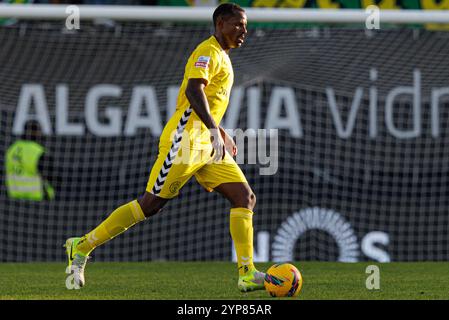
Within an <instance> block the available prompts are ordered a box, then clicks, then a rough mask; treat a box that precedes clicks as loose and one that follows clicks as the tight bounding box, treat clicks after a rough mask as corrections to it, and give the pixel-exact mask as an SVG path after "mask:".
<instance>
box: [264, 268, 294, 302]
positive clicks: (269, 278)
mask: <svg viewBox="0 0 449 320" xmlns="http://www.w3.org/2000/svg"><path fill="white" fill-rule="evenodd" d="M264 284H265V290H266V291H267V292H268V293H269V294H270V295H271V296H272V297H296V296H297V295H298V294H299V292H300V291H301V287H302V275H301V273H300V272H299V270H298V269H297V268H296V267H295V266H294V265H292V264H290V263H278V264H275V265H273V266H271V267H270V268H269V269H268V270H267V272H266V274H265V279H264Z"/></svg>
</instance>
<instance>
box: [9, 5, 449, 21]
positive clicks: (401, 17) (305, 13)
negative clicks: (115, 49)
mask: <svg viewBox="0 0 449 320" xmlns="http://www.w3.org/2000/svg"><path fill="white" fill-rule="evenodd" d="M68 7H69V5H36V4H34V5H33V4H32V5H8V4H0V17H2V18H21V19H65V18H66V17H67V16H68V11H67V8H68ZM77 7H78V8H79V12H80V19H82V20H93V19H98V18H105V19H113V20H121V21H188V22H208V21H210V18H211V15H212V12H213V9H214V8H212V7H210V8H205V7H163V6H157V7H153V6H148V7H143V6H115V5H79V6H77ZM245 11H246V13H247V16H248V19H249V20H250V21H253V22H317V23H363V22H365V20H366V19H367V17H368V15H369V14H370V12H371V11H369V10H363V9H341V10H331V9H287V8H245ZM380 22H381V23H395V24H413V23H449V11H445V10H425V11H424V10H381V11H380Z"/></svg>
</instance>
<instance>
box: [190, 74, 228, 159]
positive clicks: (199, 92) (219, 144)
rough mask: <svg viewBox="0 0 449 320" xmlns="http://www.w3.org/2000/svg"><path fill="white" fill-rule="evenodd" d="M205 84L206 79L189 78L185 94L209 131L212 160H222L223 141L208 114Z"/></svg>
mask: <svg viewBox="0 0 449 320" xmlns="http://www.w3.org/2000/svg"><path fill="white" fill-rule="evenodd" d="M206 85H207V80H206V79H202V78H190V79H189V80H188V82H187V87H186V91H185V94H186V97H187V99H188V100H189V102H190V105H191V106H192V108H193V110H194V111H195V113H196V114H197V115H198V117H199V118H200V119H201V121H202V122H203V123H204V124H205V126H206V127H207V128H208V129H209V131H210V134H211V142H212V148H213V149H212V153H211V156H212V155H214V154H215V155H214V161H218V160H220V159H222V160H223V159H224V157H225V143H224V140H223V138H222V137H221V133H220V130H219V127H218V125H217V124H216V123H215V120H214V119H213V118H212V115H211V114H210V108H209V103H208V102H207V97H206V94H205V93H204V88H205V87H206Z"/></svg>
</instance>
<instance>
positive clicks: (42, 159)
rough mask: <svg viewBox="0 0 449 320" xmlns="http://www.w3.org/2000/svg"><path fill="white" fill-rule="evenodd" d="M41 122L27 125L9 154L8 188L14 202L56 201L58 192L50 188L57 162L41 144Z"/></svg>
mask: <svg viewBox="0 0 449 320" xmlns="http://www.w3.org/2000/svg"><path fill="white" fill-rule="evenodd" d="M41 140H42V132H41V127H40V124H39V122H37V121H35V120H32V121H29V122H27V124H26V125H25V133H24V135H23V136H22V137H21V138H20V139H18V140H17V141H15V142H14V143H13V144H12V145H11V146H10V147H9V148H8V150H7V151H6V155H5V169H6V179H5V182H6V188H7V190H8V196H9V197H10V198H11V199H21V200H33V201H42V200H44V199H49V200H52V199H53V198H54V197H55V191H54V189H53V187H52V185H51V184H50V180H51V178H52V173H53V160H52V158H51V157H50V155H49V154H48V152H47V150H46V148H45V147H44V146H43V145H42V143H41Z"/></svg>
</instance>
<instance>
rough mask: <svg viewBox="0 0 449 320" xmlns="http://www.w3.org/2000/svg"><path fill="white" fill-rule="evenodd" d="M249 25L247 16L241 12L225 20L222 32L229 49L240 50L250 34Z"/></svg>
mask: <svg viewBox="0 0 449 320" xmlns="http://www.w3.org/2000/svg"><path fill="white" fill-rule="evenodd" d="M247 24H248V22H247V20H246V14H245V13H244V12H240V11H239V12H237V13H236V14H235V15H232V16H230V17H226V18H224V19H223V24H222V30H221V32H222V34H223V38H224V39H225V41H226V44H227V46H228V47H229V48H239V47H240V46H241V45H242V44H243V42H244V41H245V37H246V34H247V33H248V30H247V29H246V26H247Z"/></svg>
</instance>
